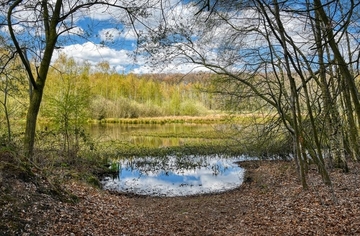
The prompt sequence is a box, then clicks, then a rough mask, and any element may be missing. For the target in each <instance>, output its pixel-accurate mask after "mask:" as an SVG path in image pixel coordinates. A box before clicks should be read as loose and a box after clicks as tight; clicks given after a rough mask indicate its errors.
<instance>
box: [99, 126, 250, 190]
mask: <svg viewBox="0 0 360 236" xmlns="http://www.w3.org/2000/svg"><path fill="white" fill-rule="evenodd" d="M213 129H214V127H213V126H209V125H186V124H175V125H174V124H169V125H121V124H111V125H105V126H101V127H100V126H98V127H92V135H98V136H102V137H103V140H110V139H111V140H121V141H124V142H129V143H132V144H135V145H142V146H151V147H164V146H180V145H183V143H189V142H190V143H191V142H196V141H197V140H199V139H202V142H203V141H204V138H191V136H192V135H191V134H196V133H199V132H208V131H211V130H212V131H213ZM151 133H154V134H156V135H151ZM170 133H171V135H169V137H167V134H170ZM184 133H186V134H187V135H186V137H185V136H183V135H182V134H184ZM142 134H143V135H144V136H142ZM189 134H190V135H189ZM189 136H190V138H189ZM194 137H197V135H194ZM244 159H246V157H244V156H240V157H225V156H222V155H207V156H203V155H181V154H179V155H177V156H166V157H146V158H138V157H133V158H131V159H127V160H121V161H118V162H117V164H118V168H119V175H118V176H117V177H116V178H111V177H108V178H105V179H104V180H103V181H102V184H103V187H104V189H109V190H113V191H118V192H123V193H130V194H138V195H151V196H167V197H173V196H189V195H197V194H207V193H219V192H224V191H228V190H231V189H234V188H237V187H239V186H240V185H241V183H242V182H243V176H244V170H243V169H242V168H241V167H239V166H238V164H237V163H236V162H238V161H242V160H244Z"/></svg>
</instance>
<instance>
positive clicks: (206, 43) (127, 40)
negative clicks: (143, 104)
mask: <svg viewBox="0 0 360 236" xmlns="http://www.w3.org/2000/svg"><path fill="white" fill-rule="evenodd" d="M143 1H144V2H146V1H147V0H143ZM140 2H141V0H139V1H136V4H140ZM163 3H164V4H165V2H163ZM174 3H177V4H174ZM188 3H189V2H188ZM123 4H126V1H125V3H123ZM168 4H169V5H168V6H165V7H164V6H162V7H164V8H165V9H171V11H170V10H169V11H165V17H166V18H167V24H168V25H175V24H183V25H186V27H188V28H191V29H192V30H193V32H202V33H203V34H202V36H201V37H202V38H200V37H199V38H197V35H194V39H195V38H196V39H199V40H197V41H196V42H195V44H196V45H194V48H193V49H192V51H191V50H189V51H186V52H188V54H189V55H195V56H196V50H197V51H201V53H203V54H202V55H203V56H204V57H205V58H206V60H207V62H214V63H219V64H220V63H222V62H225V61H226V59H231V57H230V56H238V57H239V63H244V58H241V57H243V55H242V53H240V50H243V51H244V50H245V51H246V50H248V49H250V50H253V49H254V51H256V50H259V48H261V47H262V48H264V49H266V48H267V45H266V42H265V41H264V38H263V37H259V34H258V35H257V34H256V33H252V34H248V35H241V36H239V37H238V38H237V39H236V40H237V41H232V44H233V45H234V48H235V49H234V50H233V51H231V52H230V51H223V54H222V55H219V53H218V52H219V51H217V50H219V48H220V47H221V46H223V45H224V44H223V45H221V43H224V42H225V41H226V35H231V34H233V33H234V31H233V29H232V28H231V27H229V24H226V23H223V24H218V25H217V26H216V27H214V28H213V29H212V30H209V32H206V29H204V28H202V29H200V28H199V30H198V28H196V24H195V22H196V23H198V22H199V21H195V20H193V16H194V15H195V13H196V12H198V10H199V9H200V8H201V5H198V6H194V5H192V7H189V6H184V5H183V4H181V1H178V0H169V1H168ZM189 4H190V3H189ZM170 6H172V7H170ZM1 11H2V10H1V9H0V13H1ZM230 11H234V12H229V13H230V14H233V15H236V17H233V18H231V23H232V24H233V25H239V26H243V25H253V26H254V27H258V30H259V31H264V26H263V25H258V24H259V22H258V18H259V16H258V15H257V14H258V13H257V12H256V11H254V10H252V9H245V10H241V11H236V9H232V8H231V9H230ZM32 14H34V13H33V12H32V11H28V12H26V11H21V12H19V13H18V14H17V15H14V19H16V18H19V19H20V18H23V19H24V20H25V21H28V19H31V17H33V18H34V19H35V17H34V16H32ZM162 16H163V15H162V14H161V13H160V12H159V11H154V12H152V14H151V15H150V16H149V17H148V18H146V19H145V20H144V23H145V24H146V25H147V26H150V27H152V28H153V29H156V28H157V25H158V24H159V22H160V21H161V17H162ZM3 17H4V15H3V16H1V14H0V19H1V18H3ZM204 17H205V18H207V15H205V16H204ZM205 18H204V19H203V22H205V21H206V20H205ZM282 18H283V21H284V27H285V28H286V30H287V33H288V34H289V35H290V36H291V37H292V40H294V41H295V42H297V44H298V46H299V47H301V48H302V49H303V52H304V53H309V54H311V53H313V51H312V50H310V48H311V47H312V46H313V43H311V37H312V36H311V33H309V30H310V27H305V25H304V22H306V19H301V18H300V17H296V18H294V17H292V16H291V15H290V14H288V13H283V14H282ZM128 19H129V18H128V16H127V15H126V12H125V11H124V10H120V9H110V8H107V7H101V6H97V7H94V8H91V9H84V10H82V11H79V12H77V13H76V14H75V15H73V16H72V17H71V18H69V19H68V21H67V23H69V25H70V24H72V25H75V26H76V27H75V28H73V29H72V30H71V31H70V32H69V33H66V34H64V35H63V36H62V37H60V39H59V45H58V46H60V49H58V50H56V51H55V53H54V55H53V60H56V58H57V57H58V55H59V54H60V53H65V54H66V55H68V56H69V57H73V58H74V59H75V60H77V61H80V62H81V61H87V62H88V63H90V64H91V65H94V66H96V64H97V63H99V62H103V61H107V62H109V64H110V66H111V68H112V69H114V70H116V71H117V72H119V73H129V72H133V73H140V74H144V73H159V72H164V73H188V72H190V71H199V70H204V69H203V68H200V67H194V66H193V65H190V64H186V63H184V60H176V59H175V60H168V59H169V58H168V57H167V55H166V54H165V53H164V52H163V54H161V53H160V54H158V56H159V57H162V59H163V62H164V64H163V65H164V66H163V67H161V68H160V67H153V66H152V65H151V64H150V63H149V61H148V60H149V58H146V57H144V56H143V55H136V54H135V53H134V52H135V51H136V49H137V48H136V39H137V37H136V34H135V32H134V30H133V28H132V27H130V24H129V21H128ZM120 20H121V21H120ZM124 23H127V24H124ZM204 25H205V24H204ZM41 27H43V26H40V25H39V26H38V28H39V29H40V30H39V32H40V33H39V34H41ZM60 27H61V26H60ZM135 27H136V29H137V30H138V32H143V33H144V32H145V33H146V30H147V28H146V27H144V25H143V24H141V23H139V22H136V23H135ZM16 28H17V30H18V32H20V33H23V34H29V35H31V34H34V33H36V32H35V31H36V30H35V28H34V30H33V31H31V30H27V29H26V26H17V27H16ZM60 29H61V28H60ZM60 29H59V30H60ZM0 32H3V33H7V32H6V27H1V26H0ZM24 32H25V33H24ZM235 33H236V32H235ZM224 36H225V37H224ZM274 40H275V39H274ZM30 43H32V42H30ZM275 44H276V42H275ZM357 44H358V43H357ZM355 46H356V45H355ZM176 47H178V48H180V47H181V46H179V44H178V45H175V47H174V48H173V50H174V51H176V50H177V49H178V48H176ZM181 49H184V50H187V49H186V47H182V48H181ZM345 49H346V48H345ZM236 50H239V51H236ZM194 52H195V54H194ZM227 53H228V54H227ZM236 54H239V55H236ZM240 54H241V55H240ZM135 55H136V57H134V56H135ZM164 55H166V56H164ZM227 56H229V58H226V57H227ZM255 56H258V55H257V54H256V55H255ZM249 58H250V60H252V58H251V57H248V58H245V60H246V59H249ZM241 61H242V62H241ZM165 62H166V65H165ZM255 63H256V62H255ZM236 66H241V64H238V65H236ZM236 69H237V68H236Z"/></svg>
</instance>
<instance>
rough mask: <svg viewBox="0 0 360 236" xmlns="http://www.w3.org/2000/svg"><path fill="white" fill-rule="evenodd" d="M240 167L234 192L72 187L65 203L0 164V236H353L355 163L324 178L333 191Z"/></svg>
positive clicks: (359, 225) (359, 202) (285, 173)
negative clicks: (242, 172) (160, 193)
mask: <svg viewBox="0 0 360 236" xmlns="http://www.w3.org/2000/svg"><path fill="white" fill-rule="evenodd" d="M1 161H2V162H3V161H6V160H1ZM241 165H242V166H243V167H244V168H245V169H246V176H245V181H244V183H243V184H242V186H241V187H239V188H237V189H235V190H232V191H229V192H226V193H221V194H209V195H202V196H191V197H169V198H166V197H144V196H130V195H123V194H116V193H111V192H108V191H103V190H100V189H98V188H94V187H91V186H89V185H86V184H82V183H79V182H75V181H69V182H67V183H66V184H65V187H64V189H65V190H67V191H68V194H67V197H64V196H62V197H59V196H60V195H61V194H60V195H59V194H57V193H54V192H52V191H50V190H49V189H51V188H50V187H49V186H48V184H49V183H47V182H46V180H44V179H41V178H38V179H37V181H34V178H35V177H34V176H26V175H25V176H24V175H23V174H19V173H20V172H19V171H16V170H11V168H9V166H7V167H6V168H5V165H4V164H3V165H2V167H3V168H0V171H1V172H0V188H1V192H0V206H1V210H0V216H1V220H0V235H359V234H360V179H359V173H360V165H359V164H358V163H356V164H354V163H351V165H350V167H351V170H350V173H346V174H345V173H342V172H340V171H339V170H336V169H334V170H332V171H331V177H332V180H333V187H332V190H331V189H330V188H329V187H326V186H324V185H323V184H322V181H321V179H320V178H319V176H318V174H317V172H316V169H314V168H312V169H310V172H309V176H308V183H309V190H306V191H305V190H303V189H302V187H301V185H300V183H299V181H298V179H297V174H296V171H295V168H294V163H292V162H285V161H263V162H257V161H248V162H244V163H242V164H241ZM46 186H47V187H46ZM72 194H73V195H75V196H77V197H74V196H73V195H72ZM71 196H72V197H71ZM65 199H67V200H65ZM71 199H73V200H76V201H71Z"/></svg>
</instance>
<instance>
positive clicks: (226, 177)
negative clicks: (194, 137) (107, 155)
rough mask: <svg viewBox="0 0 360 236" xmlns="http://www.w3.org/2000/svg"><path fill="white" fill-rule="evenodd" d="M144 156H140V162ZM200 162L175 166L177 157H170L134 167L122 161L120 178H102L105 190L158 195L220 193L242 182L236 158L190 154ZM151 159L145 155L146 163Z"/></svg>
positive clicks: (192, 158) (242, 171) (194, 159)
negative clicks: (190, 166) (183, 166)
mask: <svg viewBox="0 0 360 236" xmlns="http://www.w3.org/2000/svg"><path fill="white" fill-rule="evenodd" d="M143 160H144V159H139V161H143ZM189 160H192V161H194V162H196V163H199V161H200V160H201V165H200V166H198V167H196V168H191V169H189V168H186V169H184V168H180V169H177V168H176V163H177V162H176V157H170V158H169V159H168V161H167V163H166V165H165V166H161V168H160V167H159V166H154V165H148V164H146V165H143V166H140V167H139V166H137V165H136V164H135V165H134V163H137V162H136V160H135V161H134V160H132V162H131V164H132V165H133V166H132V167H131V168H130V167H129V166H127V164H129V162H127V161H122V162H121V163H120V166H121V169H120V173H119V177H118V178H116V179H113V180H112V179H108V180H106V181H104V188H105V189H112V190H117V191H120V192H130V193H135V194H141V195H157V196H185V195H193V194H201V193H212V192H223V191H226V190H230V189H234V188H236V187H238V186H240V185H241V183H242V181H243V174H244V170H243V169H242V168H240V167H239V166H238V165H237V164H235V163H234V162H235V161H238V160H241V159H239V158H237V159H235V158H231V159H228V158H221V157H219V156H213V157H201V158H200V159H199V158H198V157H191V158H188V161H189ZM151 161H153V162H154V163H158V161H156V159H154V158H147V159H146V163H149V162H151Z"/></svg>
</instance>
